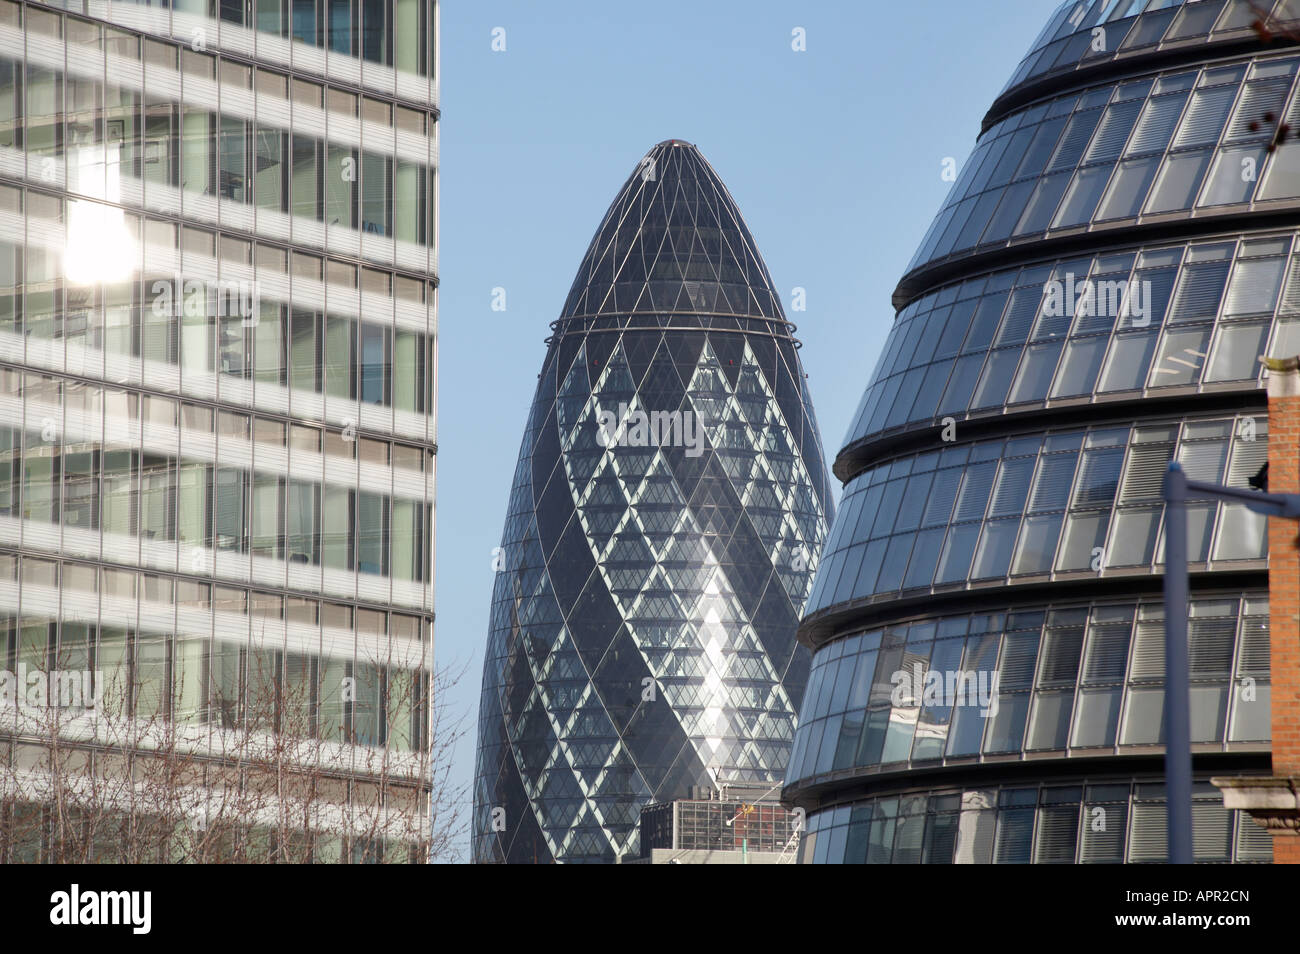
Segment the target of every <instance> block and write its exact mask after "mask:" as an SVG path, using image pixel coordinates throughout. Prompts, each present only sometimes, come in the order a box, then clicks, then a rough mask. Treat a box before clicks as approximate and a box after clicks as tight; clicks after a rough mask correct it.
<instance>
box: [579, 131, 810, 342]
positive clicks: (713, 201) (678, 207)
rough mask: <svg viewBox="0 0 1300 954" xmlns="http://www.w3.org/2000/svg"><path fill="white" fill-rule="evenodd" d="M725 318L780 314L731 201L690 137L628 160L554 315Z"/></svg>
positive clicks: (762, 266) (778, 318)
mask: <svg viewBox="0 0 1300 954" xmlns="http://www.w3.org/2000/svg"><path fill="white" fill-rule="evenodd" d="M636 313H640V314H646V313H654V314H660V315H673V314H703V315H734V316H738V317H748V318H766V319H770V320H774V321H784V320H785V315H784V313H783V312H782V310H781V301H780V297H779V296H778V295H777V294H776V291H775V290H774V289H773V287H772V278H771V276H770V275H769V274H768V271H767V266H766V265H765V264H763V259H762V257H761V256H760V255H759V254H758V251H757V249H756V248H755V245H754V239H753V236H752V235H750V232H749V228H748V227H747V226H746V225H745V221H744V219H743V218H741V215H740V210H739V209H738V208H737V207H736V203H735V200H734V199H732V197H731V194H730V193H729V192H728V191H727V187H726V186H724V185H723V184H722V180H721V179H719V178H718V174H717V173H716V172H714V171H713V167H712V166H710V165H709V163H708V161H707V160H706V159H705V158H704V156H703V155H701V154H700V151H699V149H697V148H696V147H695V146H694V145H692V144H691V143H688V142H685V141H683V140H681V139H665V140H664V141H663V142H661V143H659V144H658V145H656V146H655V147H654V148H652V149H651V150H650V151H649V152H648V153H646V154H645V156H644V157H643V158H642V159H641V160H640V162H638V163H637V165H636V168H635V169H633V170H632V173H631V175H629V176H628V178H627V181H626V182H625V183H624V184H623V187H622V189H620V190H619V193H618V196H617V197H616V198H615V199H614V202H613V204H612V205H610V207H609V211H607V212H606V213H605V217H604V218H603V219H602V220H601V223H600V228H598V229H597V230H596V235H595V237H594V238H593V239H592V240H591V245H590V246H589V247H588V249H587V253H586V255H584V256H583V259H582V264H581V265H580V266H579V268H578V273H577V277H576V278H575V279H574V281H573V287H572V288H571V289H570V290H569V296H568V299H567V300H566V302H565V304H564V309H563V311H562V312H561V314H560V319H561V320H564V319H569V318H591V317H597V316H604V315H610V316H612V315H628V314H636Z"/></svg>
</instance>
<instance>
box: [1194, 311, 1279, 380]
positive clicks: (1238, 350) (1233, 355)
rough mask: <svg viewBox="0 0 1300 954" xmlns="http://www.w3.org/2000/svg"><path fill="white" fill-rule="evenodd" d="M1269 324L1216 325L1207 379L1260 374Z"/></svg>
mask: <svg viewBox="0 0 1300 954" xmlns="http://www.w3.org/2000/svg"><path fill="white" fill-rule="evenodd" d="M1267 336H1268V325H1267V324H1264V323H1259V324H1248V325H1225V326H1223V327H1221V328H1220V329H1219V338H1218V341H1217V342H1215V345H1214V354H1213V356H1212V357H1211V358H1210V366H1209V368H1208V369H1207V371H1206V374H1205V380H1206V381H1253V380H1254V379H1255V378H1256V376H1258V374H1259V367H1260V365H1259V356H1260V355H1261V354H1263V353H1264V344H1265V340H1266V338H1267Z"/></svg>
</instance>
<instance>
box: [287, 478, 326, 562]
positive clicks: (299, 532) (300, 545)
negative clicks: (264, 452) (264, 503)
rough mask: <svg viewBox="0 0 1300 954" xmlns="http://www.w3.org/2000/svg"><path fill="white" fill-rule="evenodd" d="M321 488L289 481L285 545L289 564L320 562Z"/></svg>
mask: <svg viewBox="0 0 1300 954" xmlns="http://www.w3.org/2000/svg"><path fill="white" fill-rule="evenodd" d="M319 513H320V487H318V486H317V485H316V484H310V483H307V482H305V481H301V480H290V481H289V482H288V503H287V506H286V508H285V514H286V518H287V521H286V526H285V545H286V548H287V549H288V554H289V562H290V563H320V532H319V526H320V522H319V520H318V515H319Z"/></svg>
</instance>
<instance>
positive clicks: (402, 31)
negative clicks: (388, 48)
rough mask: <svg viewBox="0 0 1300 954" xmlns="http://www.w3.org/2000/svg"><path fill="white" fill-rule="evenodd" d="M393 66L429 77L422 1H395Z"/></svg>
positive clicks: (424, 7) (424, 6)
mask: <svg viewBox="0 0 1300 954" xmlns="http://www.w3.org/2000/svg"><path fill="white" fill-rule="evenodd" d="M393 6H394V8H395V9H394V11H393V13H394V21H395V22H394V23H393V38H394V51H393V53H394V58H393V65H394V66H395V67H396V68H397V69H399V70H401V71H403V72H405V73H418V74H419V75H420V76H427V75H428V72H427V69H428V67H427V64H426V63H425V55H424V49H425V37H426V34H427V30H426V29H425V24H424V21H425V11H426V9H427V7H426V5H425V4H424V3H421V2H420V0H394V2H393Z"/></svg>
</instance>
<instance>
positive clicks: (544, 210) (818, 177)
mask: <svg viewBox="0 0 1300 954" xmlns="http://www.w3.org/2000/svg"><path fill="white" fill-rule="evenodd" d="M1056 4H1057V0H983V2H970V0H907V2H901V0H900V2H895V3H885V2H881V0H838V2H833V0H801V2H799V3H792V2H788V0H787V2H775V0H654V2H652V3H641V2H638V0H549V2H538V0H444V3H443V4H442V36H441V46H442V100H441V105H442V110H443V118H442V122H441V133H440V137H441V168H442V184H441V189H442V209H441V219H442V224H441V245H442V247H441V252H440V259H441V261H440V269H441V277H442V286H441V291H440V298H439V314H440V325H439V331H440V343H439V363H440V381H439V407H438V414H439V418H440V421H439V428H438V430H439V439H438V526H437V592H436V603H435V608H436V612H437V623H436V626H435V641H436V647H435V652H436V658H437V664H438V665H439V667H447V666H450V667H466V668H465V672H464V675H463V676H462V678H461V680H460V682H459V684H458V685H457V686H456V687H455V688H454V689H453V690H452V692H451V694H450V696H449V701H450V703H451V705H452V707H453V708H454V709H455V710H456V711H457V712H459V713H460V714H461V715H463V716H464V717H465V720H466V726H467V728H468V729H469V731H468V732H467V734H466V736H465V738H464V739H463V740H462V741H461V743H460V745H459V747H458V749H457V752H456V762H455V770H454V776H455V779H456V781H458V782H461V783H468V782H469V781H470V780H471V779H472V776H473V771H474V745H475V731H474V725H475V721H476V718H477V714H478V695H479V684H480V680H481V677H482V664H483V646H484V643H485V641H486V638H487V622H488V609H489V603H490V601H491V596H492V583H493V571H492V549H493V548H494V547H496V546H498V545H499V543H500V538H501V530H502V525H503V523H504V520H505V508H506V503H507V497H508V495H509V491H510V483H511V478H512V476H513V473H514V466H515V457H516V455H517V453H518V451H519V439H520V436H521V435H522V433H523V427H524V422H525V417H526V416H527V413H528V408H529V405H530V403H531V400H532V395H533V390H534V388H535V386H536V383H537V373H538V372H539V371H540V370H541V366H542V359H543V357H544V355H545V350H546V349H545V345H544V344H543V339H544V338H545V337H546V335H547V334H548V333H549V329H548V324H549V323H550V322H551V321H552V320H554V319H555V318H556V316H557V315H558V313H559V310H560V308H561V306H562V305H563V304H564V299H565V296H566V294H567V293H568V290H569V284H570V283H571V282H572V280H573V276H574V272H575V271H576V270H577V267H578V264H579V262H580V261H581V259H582V255H583V253H584V252H585V251H586V248H587V244H588V243H589V242H590V241H591V237H592V235H593V233H594V232H595V230H596V227H597V226H598V225H599V224H600V219H601V216H602V215H603V214H604V212H605V209H606V208H607V207H608V205H609V203H610V202H611V201H612V200H613V199H614V196H615V193H616V192H617V191H618V189H619V187H620V186H621V185H622V184H623V181H624V179H626V178H627V176H628V175H629V174H630V173H631V171H632V170H633V168H634V167H635V166H636V164H637V161H638V160H639V159H640V158H641V156H642V155H644V154H645V152H646V151H647V150H648V149H649V148H650V147H651V146H653V145H654V144H655V143H657V142H660V141H661V140H664V139H685V140H687V141H688V142H692V143H695V144H696V145H697V146H698V147H699V148H700V150H701V152H703V154H704V156H705V158H706V159H708V160H709V161H710V162H711V163H712V164H713V167H714V168H715V169H716V170H717V172H718V174H719V175H720V176H721V177H722V181H723V182H724V183H726V185H727V187H728V188H729V189H730V191H731V194H732V195H733V196H734V197H735V199H736V202H737V204H738V205H739V207H740V210H741V213H742V214H743V215H744V216H745V220H746V221H747V222H748V224H749V227H750V231H751V232H753V234H754V238H755V241H756V242H757V243H758V248H759V251H760V253H761V254H762V255H763V258H764V260H765V261H766V262H767V266H768V270H769V271H770V272H771V274H772V279H773V281H774V282H775V284H776V287H777V290H778V291H779V292H780V294H781V296H782V298H783V299H784V302H785V306H786V309H787V312H789V314H788V317H789V318H790V319H791V320H793V321H794V322H796V323H797V324H798V326H799V331H798V337H799V338H801V339H802V341H803V343H804V348H803V353H802V356H803V361H804V368H805V370H806V371H807V372H808V374H809V384H810V387H811V389H812V397H813V403H814V406H815V407H816V410H817V416H818V419H819V421H820V423H821V431H822V440H823V443H824V444H825V446H826V450H827V456H828V459H833V458H834V456H835V453H836V451H837V450H838V449H839V447H840V443H841V440H842V438H843V437H844V432H845V430H846V428H847V427H848V425H849V418H850V416H851V415H852V413H853V411H854V409H855V408H856V406H857V402H858V399H859V397H860V396H861V393H862V388H863V385H865V384H866V378H867V375H868V374H870V373H871V370H872V368H873V367H874V365H875V361H876V358H877V356H878V354H879V351H880V347H881V345H882V344H883V342H884V339H885V336H886V334H887V333H888V331H889V327H890V324H891V323H892V321H893V310H892V308H891V307H890V303H889V301H890V294H891V293H892V291H893V289H894V286H895V284H896V283H897V281H898V279H899V277H900V276H901V275H902V272H903V269H904V268H905V267H906V265H907V262H908V261H909V259H910V258H911V257H912V253H913V252H914V251H915V248H916V246H917V244H918V243H919V242H920V240H921V238H922V236H923V235H924V234H925V231H926V230H927V229H928V228H929V225H930V219H931V217H932V216H933V215H934V213H935V212H936V211H937V209H938V208H939V206H940V204H941V203H942V200H943V198H944V196H945V195H946V194H947V191H948V188H949V185H950V183H948V182H945V181H944V180H943V178H942V175H941V173H942V170H943V162H944V159H945V158H946V157H952V158H953V159H955V160H956V162H957V163H958V165H959V166H960V164H961V163H962V162H964V161H965V159H966V156H967V155H968V153H969V152H970V150H971V147H972V145H973V144H974V141H975V136H976V135H977V133H978V131H979V121H980V119H981V117H982V116H983V115H984V113H985V111H986V110H987V109H988V107H989V105H990V104H991V103H992V101H993V98H994V97H995V96H996V95H997V93H998V91H999V90H1001V88H1002V86H1003V85H1004V84H1005V83H1006V81H1007V79H1008V78H1009V77H1010V76H1011V73H1012V71H1013V69H1014V68H1015V65H1016V64H1017V63H1018V62H1019V60H1020V58H1021V57H1022V56H1023V55H1024V54H1025V52H1026V51H1027V50H1028V47H1029V44H1030V43H1031V42H1032V41H1033V40H1034V38H1035V37H1036V36H1037V35H1038V32H1039V31H1040V30H1041V29H1042V27H1043V25H1044V23H1045V22H1046V19H1047V17H1048V15H1049V14H1050V13H1051V12H1052V10H1053V9H1054V8H1055V6H1056ZM497 28H501V29H502V30H504V41H505V49H504V50H503V51H494V49H493V45H494V31H495V30H496V29H497ZM796 28H802V29H803V31H804V35H805V38H806V50H804V51H801V52H796V51H795V50H793V49H792V36H793V33H792V31H794V30H795V29H796ZM496 36H497V37H498V38H499V37H500V36H501V34H500V33H496ZM498 45H499V42H498ZM796 287H801V288H804V289H806V301H807V310H806V311H804V312H799V313H795V312H790V305H791V295H792V292H793V289H794V288H796ZM497 288H501V289H504V290H505V304H506V310H505V311H504V312H501V311H494V310H493V309H492V303H493V294H494V289H497ZM466 816H468V806H466ZM466 845H468V841H467V840H466ZM465 853H466V856H468V850H467V848H466V852H465Z"/></svg>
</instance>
